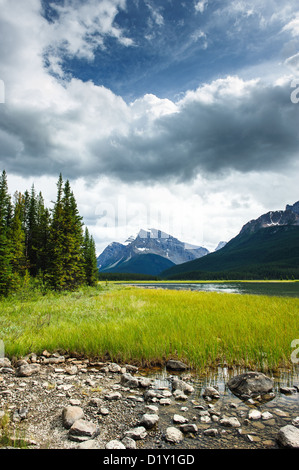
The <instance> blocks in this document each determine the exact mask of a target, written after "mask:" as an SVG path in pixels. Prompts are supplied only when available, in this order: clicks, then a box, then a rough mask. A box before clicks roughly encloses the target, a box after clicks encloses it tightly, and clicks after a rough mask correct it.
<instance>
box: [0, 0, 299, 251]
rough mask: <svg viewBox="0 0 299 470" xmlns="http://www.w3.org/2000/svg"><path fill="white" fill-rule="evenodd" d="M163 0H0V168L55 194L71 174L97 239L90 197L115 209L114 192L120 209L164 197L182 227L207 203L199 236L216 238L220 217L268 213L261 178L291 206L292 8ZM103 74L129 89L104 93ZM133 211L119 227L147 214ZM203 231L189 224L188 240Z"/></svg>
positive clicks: (229, 232)
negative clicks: (50, 186)
mask: <svg viewBox="0 0 299 470" xmlns="http://www.w3.org/2000/svg"><path fill="white" fill-rule="evenodd" d="M170 3H171V2H159V1H157V2H155V3H154V2H150V1H141V0H140V1H138V2H126V1H125V0H102V1H99V0H87V1H84V2H83V1H79V0H64V1H59V2H58V1H57V2H56V1H53V2H49V1H43V2H41V1H40V0H26V2H24V1H22V0H14V2H12V1H10V0H0V9H1V14H0V30H1V33H2V40H1V43H0V159H1V167H2V168H4V169H6V171H7V172H8V174H9V175H10V174H12V175H14V178H16V181H17V182H20V178H23V179H24V181H25V180H26V181H27V180H30V183H31V182H32V178H33V177H34V180H38V181H40V182H41V184H42V185H45V184H46V183H45V181H47V180H48V179H51V181H52V182H53V188H54V197H55V189H56V188H55V180H56V178H57V176H58V174H59V173H60V172H62V173H63V175H64V177H65V178H70V179H71V180H72V181H73V183H74V187H75V190H76V189H78V193H79V194H80V196H79V204H80V208H82V210H83V214H84V216H86V220H88V223H89V224H90V225H91V226H93V227H94V229H95V231H96V233H97V237H98V240H100V239H101V237H103V233H104V232H103V227H102V226H101V225H100V224H101V223H102V222H103V217H102V214H103V211H102V210H101V209H98V207H99V204H101V202H100V200H102V201H103V198H105V197H106V198H107V201H106V203H107V204H108V205H109V204H110V207H112V206H113V207H115V205H117V204H118V201H116V200H115V199H113V197H112V196H108V194H110V193H111V194H114V192H116V193H117V195H118V196H120V197H123V199H124V198H125V197H126V194H127V203H128V204H129V205H130V206H132V204H133V201H134V200H135V201H136V200H137V201H140V202H142V204H143V208H145V207H147V204H149V203H148V202H147V201H148V200H149V199H148V198H150V200H151V202H152V203H153V204H154V205H157V206H159V204H160V205H161V201H162V200H163V201H165V204H166V205H167V206H168V207H169V210H171V209H172V208H173V211H174V212H177V213H179V214H180V217H179V223H180V225H181V226H182V227H184V226H187V225H188V224H187V223H186V220H187V219H190V220H191V219H192V214H193V213H194V212H195V211H197V214H198V210H199V209H198V208H199V207H202V208H203V207H204V206H205V207H206V206H209V208H210V211H211V213H212V214H213V222H212V221H211V220H210V224H212V225H211V226H210V229H208V228H207V226H205V234H207V235H206V236H205V238H206V239H208V240H209V243H210V244H214V243H215V245H216V244H217V243H216V242H217V241H219V240H218V233H216V232H217V224H218V226H220V225H219V224H220V220H222V218H223V214H225V215H226V216H227V215H228V214H229V213H231V214H232V213H233V216H232V217H233V218H234V217H235V219H234V223H232V222H231V225H230V224H229V222H227V223H226V222H224V221H222V223H221V225H222V227H224V226H225V230H224V232H223V236H222V234H221V235H219V238H227V237H229V236H233V234H234V233H235V230H236V227H237V228H239V226H240V225H241V223H243V222H244V223H245V222H246V221H247V219H248V218H249V217H251V216H252V217H253V216H258V215H259V211H261V212H262V211H263V207H265V208H267V209H268V208H269V209H270V208H271V200H270V197H269V198H268V196H267V197H266V196H265V197H264V198H263V196H262V186H261V185H260V182H261V181H265V182H266V184H267V185H268V186H270V185H271V184H272V185H273V187H274V186H275V188H276V187H279V193H278V192H275V197H276V199H275V202H276V203H277V208H278V209H279V208H282V207H281V206H280V205H279V198H280V199H283V200H284V201H285V203H293V202H295V201H294V200H293V198H294V197H296V196H294V195H295V193H296V185H297V181H298V178H297V176H298V157H299V153H298V149H299V147H298V143H299V141H298V135H299V133H298V124H299V119H298V112H299V107H298V106H299V104H295V103H294V102H292V101H291V93H292V92H293V91H294V87H293V85H292V84H293V83H294V80H295V79H296V78H297V79H298V78H299V77H298V76H296V74H298V70H299V67H298V63H299V59H298V36H299V29H298V12H297V10H296V6H295V5H293V4H292V2H288V1H283V2H278V1H275V0H267V1H265V2H258V1H257V0H255V1H251V2H249V1H240V0H238V1H237V0H236V1H235V0H234V1H230V2H228V1H224V2H219V4H218V2H217V5H215V3H214V2H209V3H208V2H207V1H194V2H191V5H190V4H187V2H181V3H180V2H179V3H180V5H179V6H178V7H177V8H178V9H179V10H176V9H174V8H172V9H170V7H169V5H170ZM220 3H221V5H220ZM174 4H175V2H173V5H174ZM167 7H168V8H167ZM132 12H134V14H136V15H137V13H136V12H138V16H134V18H133V19H132V18H131V16H130V15H131V13H132ZM196 12H197V14H195V13H196ZM184 15H185V16H184ZM188 15H189V16H188ZM176 28H177V30H178V31H179V33H178V34H177V36H176V34H175V31H176ZM144 33H145V34H146V36H145V34H144ZM156 61H157V64H156ZM131 70H132V71H133V72H130V71H131ZM115 71H116V72H115ZM136 71H139V74H137V73H136ZM228 71H229V73H228ZM110 75H111V76H112V75H113V76H114V77H117V80H118V82H121V84H122V86H125V85H126V86H127V89H128V90H129V91H128V93H127V96H126V97H125V96H124V95H123V94H121V93H119V94H118V93H116V92H115V90H114V91H113V87H112V86H111V87H110V84H109V83H110V82H109V80H110ZM102 77H104V78H105V80H104V79H103V80H102V79H101V78H102ZM115 80H116V79H115ZM111 81H112V79H111ZM103 83H105V86H104V85H103ZM113 83H114V84H115V83H116V82H113ZM191 83H192V86H191ZM137 84H139V85H140V88H138V89H137ZM162 84H163V86H162ZM154 86H155V91H152V90H153V88H154ZM165 90H166V91H165ZM4 91H5V93H4ZM4 95H5V96H4ZM128 97H129V98H128ZM3 101H5V103H4V104H3ZM38 177H40V178H41V179H39V178H38ZM103 181H105V184H104V186H102V184H103ZM271 182H272V183H271ZM246 183H247V186H246ZM24 185H25V182H24ZM145 187H146V188H147V189H146V190H145V189H144V188H145ZM286 187H287V189H285V188H286ZM115 188H117V191H115ZM232 188H233V190H232ZM245 188H246V189H245ZM27 189H28V186H27ZM40 189H41V190H42V192H43V193H44V189H43V188H42V187H41V188H40ZM242 191H246V198H247V199H246V198H245V199H244V197H243V196H244V195H242ZM51 197H52V198H53V195H49V198H50V199H51ZM273 198H274V196H273V197H272V200H273ZM223 201H225V202H223ZM259 201H263V202H262V203H261V202H259ZM132 207H133V206H132ZM134 207H135V206H134ZM223 207H225V210H223ZM134 210H135V209H134ZM134 210H133V212H132V213H133V215H134ZM136 211H137V212H138V208H137V209H136ZM230 211H231V212H230ZM242 211H243V212H242ZM143 212H145V213H146V212H147V211H146V210H144V211H143ZM164 212H165V213H166V212H167V210H166V209H165V211H164ZM140 213H142V209H141V211H140ZM241 213H242V214H243V215H242V218H241ZM201 214H203V215H204V214H205V210H204V209H202V211H201ZM236 214H237V215H236ZM133 215H132V214H131V215H130V214H129V216H128V219H126V221H125V222H123V223H122V224H121V225H120V226H121V227H122V232H121V234H124V232H125V230H126V227H127V226H128V227H129V230H131V229H132V230H133V229H134V226H137V225H139V224H141V223H143V221H144V220H145V219H144V218H142V220H140V221H139V220H138V221H136V219H135V220H134V217H133ZM148 218H151V219H152V217H147V218H146V219H148ZM165 218H167V216H166V215H165V216H163V219H164V220H165ZM186 218H187V219H186ZM114 219H115V217H114V215H113V211H112V216H111V220H110V223H111V224H112V222H111V221H112V220H114ZM230 220H231V219H230ZM96 221H98V222H99V225H97V224H96ZM100 221H102V222H100ZM108 222H109V221H108ZM108 222H107V224H108V225H109V223H108ZM154 222H155V223H157V224H158V222H159V220H158V219H157V217H154ZM225 224H226V225H225ZM162 225H163V224H162V223H161V229H163V230H164V231H169V230H168V228H167V226H165V223H164V225H163V226H162ZM166 225H167V224H166ZM201 227H202V223H200V224H197V225H196V227H195V226H194V227H191V229H192V230H191V231H193V232H194V234H195V238H197V241H198V238H202V237H201V236H200V233H201ZM211 227H212V228H211ZM138 228H140V227H137V229H138ZM107 230H108V227H107ZM176 231H177V236H180V233H179V230H178V229H177V230H176ZM129 234H130V233H129ZM174 234H175V233H174ZM185 235H186V233H185V232H184V233H183V235H182V238H186V237H185ZM113 236H114V235H113V234H112V232H111V233H110V234H109V233H105V234H104V238H103V239H104V240H105V241H106V240H107V241H108V239H109V237H110V240H111V239H113ZM110 240H109V241H110ZM186 241H190V242H193V243H196V242H197V241H196V240H195V239H192V240H190V239H189V240H188V239H186Z"/></svg>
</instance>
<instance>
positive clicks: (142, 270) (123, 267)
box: [100, 253, 175, 276]
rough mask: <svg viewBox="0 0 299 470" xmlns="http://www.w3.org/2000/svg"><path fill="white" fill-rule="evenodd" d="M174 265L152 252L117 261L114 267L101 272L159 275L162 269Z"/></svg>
mask: <svg viewBox="0 0 299 470" xmlns="http://www.w3.org/2000/svg"><path fill="white" fill-rule="evenodd" d="M172 266H175V264H174V263H173V262H172V261H170V260H169V259H167V258H164V257H162V256H159V255H155V254H152V253H150V254H144V255H139V256H134V257H133V258H131V259H129V260H127V261H122V262H120V263H117V264H116V266H114V267H110V268H107V270H105V269H102V270H101V271H100V272H102V273H105V272H109V273H134V274H149V275H152V276H158V275H159V274H160V273H161V272H162V271H164V270H165V269H168V268H170V267H172Z"/></svg>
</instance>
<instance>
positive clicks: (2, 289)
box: [0, 170, 98, 295]
mask: <svg viewBox="0 0 299 470" xmlns="http://www.w3.org/2000/svg"><path fill="white" fill-rule="evenodd" d="M30 279H34V280H38V281H39V282H40V283H42V284H43V285H44V286H46V287H49V288H51V289H54V290H57V291H63V290H74V289H76V288H77V287H79V286H81V285H95V283H96V282H97V280H98V269H97V260H96V250H95V242H94V239H93V237H92V236H91V235H90V234H89V231H88V229H87V227H85V228H84V224H83V222H82V217H81V216H80V214H79V212H78V207H77V203H76V200H75V197H74V194H73V192H72V190H71V186H70V182H69V180H67V181H66V182H64V181H63V179H62V175H61V174H60V176H59V179H58V182H57V199H56V202H55V203H54V207H53V208H52V209H48V208H47V207H45V203H44V199H43V196H42V193H41V192H39V194H36V192H35V188H34V186H32V188H31V191H30V192H29V191H25V193H24V194H22V193H20V192H16V193H15V194H14V196H13V198H12V197H11V196H10V194H9V193H8V184H7V175H6V172H5V170H4V171H3V172H2V175H1V178H0V295H8V294H9V293H11V292H14V291H16V290H18V289H19V288H21V287H22V286H23V285H24V282H25V281H26V282H27V283H28V282H29V280H30Z"/></svg>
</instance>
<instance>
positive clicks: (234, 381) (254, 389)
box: [227, 372, 274, 398]
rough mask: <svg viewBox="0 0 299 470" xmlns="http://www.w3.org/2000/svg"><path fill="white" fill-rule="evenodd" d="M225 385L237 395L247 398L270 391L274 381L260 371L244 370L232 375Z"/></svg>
mask: <svg viewBox="0 0 299 470" xmlns="http://www.w3.org/2000/svg"><path fill="white" fill-rule="evenodd" d="M227 385H228V388H229V389H230V390H231V392H233V393H234V394H235V395H237V396H238V397H241V398H249V397H253V396H257V395H264V394H267V393H269V392H271V390H272V389H273V386H274V382H273V380H272V379H271V378H270V377H267V376H266V375H265V374H263V373H261V372H246V373H244V374H240V375H236V376H235V377H232V378H231V379H230V380H229V381H228V384H227Z"/></svg>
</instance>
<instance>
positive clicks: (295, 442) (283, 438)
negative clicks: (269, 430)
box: [277, 424, 299, 449]
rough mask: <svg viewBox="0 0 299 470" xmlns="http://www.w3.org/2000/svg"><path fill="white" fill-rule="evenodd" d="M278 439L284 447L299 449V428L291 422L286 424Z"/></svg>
mask: <svg viewBox="0 0 299 470" xmlns="http://www.w3.org/2000/svg"><path fill="white" fill-rule="evenodd" d="M277 441H278V442H279V444H281V445H282V446H283V447H291V448H294V449H299V429H298V428H296V427H295V426H292V425H291V424H288V425H287V426H284V427H283V428H281V429H280V430H279V432H278V435H277Z"/></svg>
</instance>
